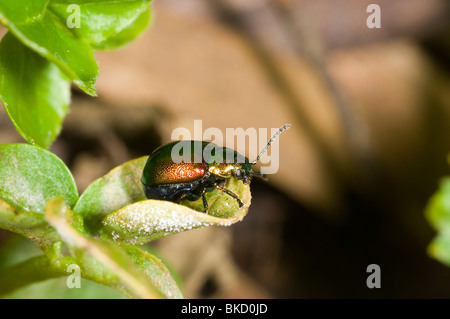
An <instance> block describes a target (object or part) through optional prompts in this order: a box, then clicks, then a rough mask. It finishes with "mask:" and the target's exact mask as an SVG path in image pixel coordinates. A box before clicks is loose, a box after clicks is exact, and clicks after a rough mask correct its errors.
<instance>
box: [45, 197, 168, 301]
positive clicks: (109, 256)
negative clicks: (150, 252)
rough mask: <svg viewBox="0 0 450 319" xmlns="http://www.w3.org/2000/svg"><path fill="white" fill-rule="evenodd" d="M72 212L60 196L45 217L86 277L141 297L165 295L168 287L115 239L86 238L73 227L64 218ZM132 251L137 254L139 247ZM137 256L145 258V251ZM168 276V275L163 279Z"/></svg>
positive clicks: (47, 210)
mask: <svg viewBox="0 0 450 319" xmlns="http://www.w3.org/2000/svg"><path fill="white" fill-rule="evenodd" d="M69 211H70V210H69V209H68V208H67V207H66V206H65V205H64V202H63V201H62V199H61V198H56V199H54V200H52V201H50V202H49V203H48V205H47V207H46V210H45V216H46V218H47V219H48V221H49V222H50V223H51V224H52V226H53V227H55V228H56V229H57V230H58V232H59V233H60V235H61V237H62V238H63V240H64V241H65V243H66V244H68V245H69V247H70V248H71V249H72V256H73V257H74V258H75V262H76V263H77V264H78V265H79V266H80V268H81V270H82V275H83V277H84V278H87V279H90V280H93V281H95V282H98V283H102V284H107V285H109V286H112V287H114V288H116V289H122V290H124V291H125V292H127V293H129V294H131V295H132V296H135V297H138V298H161V297H164V296H165V295H164V291H165V289H166V287H164V288H162V286H160V285H158V286H157V287H155V286H154V282H152V280H153V279H156V277H152V278H150V280H149V278H148V277H146V276H145V275H144V274H143V273H142V272H141V271H140V270H139V268H138V267H137V266H136V264H134V263H133V261H132V260H131V259H130V257H129V256H128V254H127V253H126V252H125V251H124V250H123V249H122V248H120V247H119V246H116V245H114V244H113V243H111V242H107V241H102V240H99V239H95V238H88V237H85V236H83V235H82V234H80V233H79V232H77V231H76V230H75V229H74V228H72V226H70V225H69V224H68V223H67V222H66V218H65V217H64V215H65V214H66V213H67V212H69ZM130 249H131V248H130ZM132 252H134V253H136V250H134V251H132ZM136 256H137V255H135V259H136ZM137 257H139V259H140V258H142V254H141V256H137ZM144 257H146V256H144ZM139 262H142V261H141V260H140V261H139ZM159 279H161V278H159ZM168 279H169V278H167V277H166V278H164V279H163V280H168ZM156 282H158V281H156ZM168 297H170V296H168Z"/></svg>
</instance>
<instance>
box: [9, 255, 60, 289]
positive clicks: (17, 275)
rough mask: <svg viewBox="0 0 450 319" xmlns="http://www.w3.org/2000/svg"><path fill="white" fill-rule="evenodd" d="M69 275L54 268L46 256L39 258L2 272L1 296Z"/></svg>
mask: <svg viewBox="0 0 450 319" xmlns="http://www.w3.org/2000/svg"><path fill="white" fill-rule="evenodd" d="M64 275H67V273H66V272H65V271H63V270H61V269H56V268H54V267H52V265H51V263H50V261H49V259H48V258H47V257H46V256H44V255H43V256H37V257H33V258H30V259H28V260H26V261H24V262H21V263H19V264H16V265H14V266H11V267H9V268H6V269H2V271H1V272H0V295H3V294H6V293H8V292H11V291H13V290H16V289H18V288H21V287H23V286H26V285H29V284H32V283H35V282H39V281H43V280H47V279H51V278H56V277H61V276H64Z"/></svg>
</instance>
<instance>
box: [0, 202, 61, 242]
mask: <svg viewBox="0 0 450 319" xmlns="http://www.w3.org/2000/svg"><path fill="white" fill-rule="evenodd" d="M0 228H2V229H6V230H9V231H11V232H14V233H16V234H19V235H22V236H24V237H27V238H29V239H31V240H33V241H34V242H35V244H37V245H38V246H40V247H45V246H47V245H49V244H50V243H52V242H54V241H56V240H59V239H60V238H59V235H58V233H56V231H55V229H54V228H53V227H51V226H50V225H49V224H48V223H47V221H46V220H45V218H44V215H43V214H39V213H35V212H30V211H26V210H17V209H15V208H14V207H12V206H11V205H9V204H8V203H6V202H4V201H2V200H0Z"/></svg>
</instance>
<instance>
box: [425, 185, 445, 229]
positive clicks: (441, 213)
mask: <svg viewBox="0 0 450 319" xmlns="http://www.w3.org/2000/svg"><path fill="white" fill-rule="evenodd" d="M426 216H427V218H428V220H429V221H430V223H431V224H432V225H433V227H434V228H435V229H436V230H438V231H446V230H448V231H450V177H446V178H444V179H442V181H441V184H440V188H439V190H438V191H437V192H436V193H435V194H434V195H433V196H432V197H431V199H430V202H429V204H428V206H427V208H426Z"/></svg>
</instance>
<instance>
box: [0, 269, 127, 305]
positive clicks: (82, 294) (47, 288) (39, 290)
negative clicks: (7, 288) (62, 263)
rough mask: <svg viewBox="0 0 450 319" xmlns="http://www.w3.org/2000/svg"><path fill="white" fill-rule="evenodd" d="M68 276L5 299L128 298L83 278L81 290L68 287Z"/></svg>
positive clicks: (43, 282) (27, 288) (7, 296)
mask: <svg viewBox="0 0 450 319" xmlns="http://www.w3.org/2000/svg"><path fill="white" fill-rule="evenodd" d="M67 275H70V273H66V276H64V277H62V278H55V279H48V280H45V281H41V282H37V283H33V284H31V285H28V286H25V287H23V288H21V289H17V290H14V291H13V292H11V293H8V294H5V295H2V296H1V298H4V299H125V298H127V296H126V295H125V294H123V293H122V292H120V291H117V290H115V289H113V288H110V287H107V286H104V285H100V284H97V283H95V282H92V281H89V280H86V279H83V278H81V280H80V288H81V289H77V288H68V287H67Z"/></svg>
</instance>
